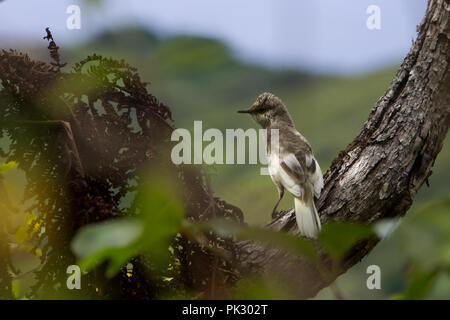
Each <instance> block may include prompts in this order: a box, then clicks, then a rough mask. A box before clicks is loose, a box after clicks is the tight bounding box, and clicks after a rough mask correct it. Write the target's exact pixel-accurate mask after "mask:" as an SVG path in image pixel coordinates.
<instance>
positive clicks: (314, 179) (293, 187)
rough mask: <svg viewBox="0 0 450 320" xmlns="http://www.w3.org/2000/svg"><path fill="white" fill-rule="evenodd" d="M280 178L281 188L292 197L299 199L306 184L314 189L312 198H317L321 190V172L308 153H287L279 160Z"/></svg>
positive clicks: (311, 155) (312, 156)
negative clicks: (309, 184)
mask: <svg viewBox="0 0 450 320" xmlns="http://www.w3.org/2000/svg"><path fill="white" fill-rule="evenodd" d="M280 160H281V161H280V167H281V169H282V170H280V177H281V180H282V183H283V186H284V187H285V188H286V189H287V190H288V191H289V192H291V193H292V194H293V195H294V196H297V197H299V196H300V195H301V194H302V193H303V188H304V186H305V185H306V183H307V182H309V183H311V185H312V186H313V189H314V196H315V197H316V198H318V197H319V196H320V192H321V190H322V188H323V177H322V171H321V170H320V167H319V163H318V162H317V160H316V159H315V158H314V155H313V154H312V153H310V152H304V151H299V152H297V153H296V154H293V153H288V154H287V155H285V156H284V157H283V158H282V159H280Z"/></svg>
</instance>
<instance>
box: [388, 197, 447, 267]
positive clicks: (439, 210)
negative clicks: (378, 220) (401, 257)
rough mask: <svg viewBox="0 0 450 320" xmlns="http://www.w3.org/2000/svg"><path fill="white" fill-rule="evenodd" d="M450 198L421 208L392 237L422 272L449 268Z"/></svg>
mask: <svg viewBox="0 0 450 320" xmlns="http://www.w3.org/2000/svg"><path fill="white" fill-rule="evenodd" d="M449 212H450V197H445V198H443V199H438V200H435V201H432V202H430V203H427V204H425V205H422V206H420V207H419V208H418V210H417V211H416V212H414V213H412V214H411V215H410V216H408V217H406V219H405V220H404V221H403V223H402V224H401V225H400V227H399V228H398V230H397V232H396V234H395V236H396V240H397V243H398V245H400V246H401V248H403V249H404V250H405V252H406V253H407V255H408V256H409V257H410V258H412V259H413V260H414V261H415V262H416V263H418V264H420V266H421V267H422V268H423V269H426V270H427V271H433V270H435V269H438V268H449V267H450V214H449Z"/></svg>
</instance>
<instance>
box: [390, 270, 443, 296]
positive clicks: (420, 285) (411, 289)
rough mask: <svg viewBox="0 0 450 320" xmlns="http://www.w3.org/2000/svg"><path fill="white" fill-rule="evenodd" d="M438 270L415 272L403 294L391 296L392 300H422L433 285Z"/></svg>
mask: <svg viewBox="0 0 450 320" xmlns="http://www.w3.org/2000/svg"><path fill="white" fill-rule="evenodd" d="M438 275H439V273H438V272H435V271H433V272H415V273H414V275H413V277H412V278H411V280H410V281H409V283H408V288H407V289H406V292H405V293H404V294H399V295H395V296H393V297H392V298H391V299H393V300H423V299H425V298H426V297H427V295H428V293H429V292H430V290H431V288H432V287H433V285H434V283H435V281H436V278H437V276H438Z"/></svg>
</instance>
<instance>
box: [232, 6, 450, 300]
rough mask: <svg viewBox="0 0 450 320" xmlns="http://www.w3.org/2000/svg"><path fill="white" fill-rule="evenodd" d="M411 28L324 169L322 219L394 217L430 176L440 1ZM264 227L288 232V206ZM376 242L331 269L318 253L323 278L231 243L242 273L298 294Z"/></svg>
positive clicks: (448, 33)
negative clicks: (351, 136) (374, 95)
mask: <svg viewBox="0 0 450 320" xmlns="http://www.w3.org/2000/svg"><path fill="white" fill-rule="evenodd" d="M418 32H419V35H418V38H417V40H416V42H415V43H413V46H412V48H411V50H410V52H409V53H408V55H407V57H406V58H405V60H404V62H403V64H402V65H401V67H400V69H399V70H398V73H397V75H396V77H395V78H394V80H393V82H392V84H391V86H390V87H389V89H388V90H387V91H386V93H385V95H384V96H383V97H381V98H380V100H379V101H378V102H377V103H376V104H375V106H374V107H373V108H372V111H371V114H370V116H369V118H368V120H367V121H366V123H365V125H364V127H363V130H362V131H361V133H360V134H359V135H358V136H357V137H356V138H355V140H354V141H353V142H352V143H351V144H350V145H349V146H348V147H347V149H346V150H345V151H341V153H340V154H339V155H338V156H337V158H336V159H335V160H334V161H333V163H332V165H331V168H330V169H329V170H328V171H327V173H326V174H325V187H324V189H323V191H322V195H321V197H320V199H319V200H318V202H317V208H318V210H319V212H320V217H321V221H322V223H327V222H330V221H346V222H354V223H361V224H373V223H375V222H377V221H379V220H380V219H384V218H392V217H401V216H403V215H404V214H405V213H406V212H407V210H408V209H409V208H410V206H411V204H412V202H413V199H414V196H415V195H416V193H417V191H418V189H419V188H420V187H421V186H422V184H423V183H424V182H425V181H427V179H428V177H429V176H430V175H431V168H432V166H433V164H434V161H435V159H436V156H437V155H438V153H439V152H440V150H441V148H442V145H443V141H444V139H445V136H446V134H447V132H448V128H449V123H450V72H449V64H450V4H449V1H448V0H430V1H429V2H428V7H427V10H426V14H425V17H424V18H423V20H422V22H421V24H420V25H419V26H418ZM267 227H268V228H271V229H274V230H288V232H289V233H292V234H294V233H296V229H297V228H296V223H295V214H294V211H293V209H291V210H290V211H288V212H287V213H285V214H284V215H281V216H279V217H277V218H276V219H274V220H273V221H272V222H270V223H269V224H268V225H267ZM377 242H378V239H375V238H372V239H369V240H367V241H365V242H364V243H360V244H358V246H357V247H355V248H353V249H352V251H351V252H350V253H349V254H348V256H347V257H346V258H345V259H344V260H343V261H340V262H339V263H338V265H337V266H335V264H334V263H332V259H331V257H330V256H328V255H327V254H325V253H324V252H320V257H321V262H322V265H323V266H325V267H328V269H329V271H330V272H327V276H325V277H324V275H323V272H321V271H320V270H318V268H317V266H316V265H312V264H310V263H308V262H307V261H305V260H303V259H301V258H300V257H296V256H293V255H290V254H288V253H286V252H284V251H282V250H280V249H274V248H267V247H265V246H263V245H262V244H259V243H255V242H249V241H246V242H236V248H237V249H238V250H237V252H238V254H237V257H236V260H237V261H239V264H240V267H241V270H242V272H243V273H244V274H246V273H255V272H263V273H268V274H270V276H271V277H272V278H278V279H280V280H287V282H288V283H290V284H291V285H292V286H293V287H295V288H296V289H297V290H299V291H300V292H301V294H302V296H303V297H305V298H306V297H311V296H314V295H315V294H317V292H318V291H319V290H320V289H322V288H324V287H327V286H328V285H330V283H332V282H333V281H334V280H335V279H336V278H337V277H338V276H339V275H340V274H342V273H344V272H346V271H347V270H348V269H349V268H350V267H351V266H353V265H354V264H356V263H358V262H359V261H360V260H361V259H362V258H363V257H364V256H365V255H366V254H367V253H369V252H370V251H371V250H372V249H373V248H374V246H375V245H376V244H377ZM332 265H333V267H331V266H332Z"/></svg>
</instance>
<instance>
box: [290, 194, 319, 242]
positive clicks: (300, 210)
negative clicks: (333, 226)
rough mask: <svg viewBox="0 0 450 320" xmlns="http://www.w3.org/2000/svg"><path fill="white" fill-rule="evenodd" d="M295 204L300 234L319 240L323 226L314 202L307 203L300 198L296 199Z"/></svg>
mask: <svg viewBox="0 0 450 320" xmlns="http://www.w3.org/2000/svg"><path fill="white" fill-rule="evenodd" d="M294 202H295V217H296V218H297V225H298V228H299V230H300V234H301V235H303V236H305V237H309V238H317V235H318V234H319V231H320V229H321V227H322V226H321V224H320V219H319V215H318V213H317V209H316V206H315V205H314V200H311V201H309V202H307V203H305V202H303V201H302V200H300V199H298V198H294Z"/></svg>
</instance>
